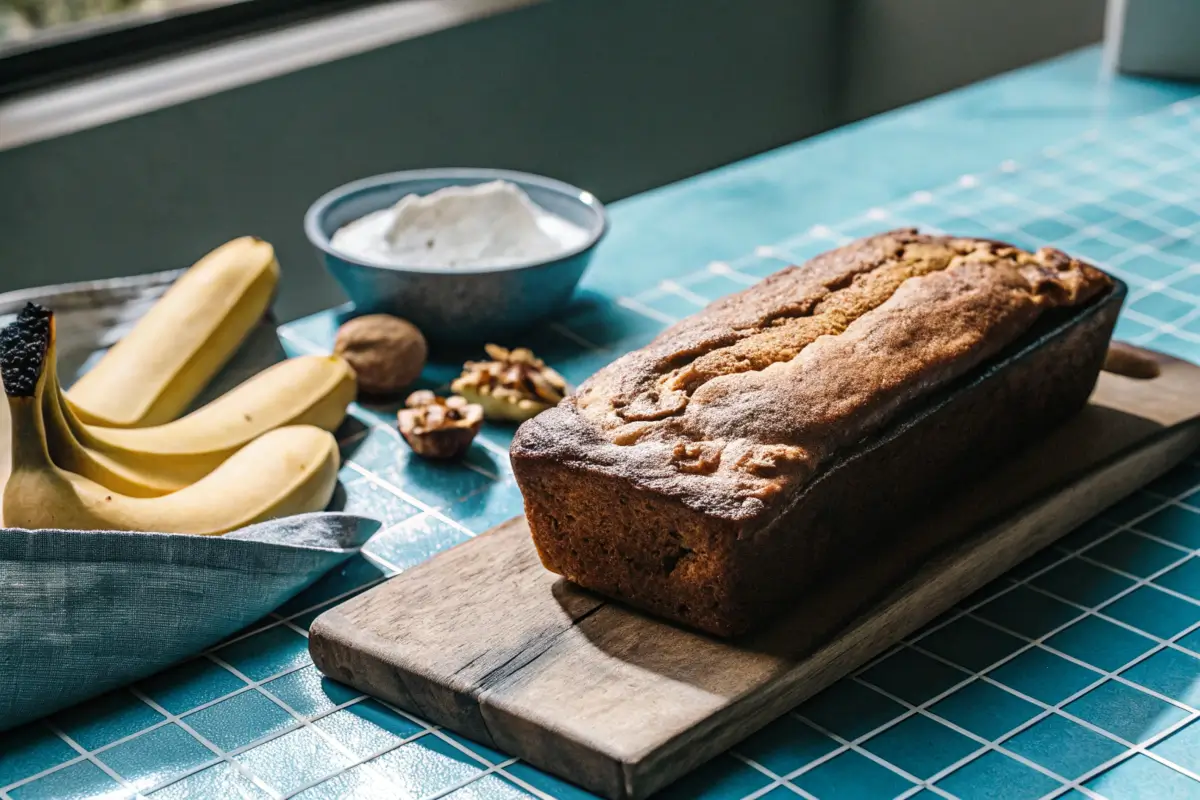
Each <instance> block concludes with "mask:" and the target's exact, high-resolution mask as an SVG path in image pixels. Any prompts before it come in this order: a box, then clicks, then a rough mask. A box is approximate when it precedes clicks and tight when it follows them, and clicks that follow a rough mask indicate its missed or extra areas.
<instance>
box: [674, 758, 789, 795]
mask: <svg viewBox="0 0 1200 800" xmlns="http://www.w3.org/2000/svg"><path fill="white" fill-rule="evenodd" d="M770 782H771V779H770V778H769V777H768V776H767V775H765V774H763V773H762V772H759V771H758V770H756V769H755V768H754V767H751V766H749V765H748V764H746V763H744V762H742V761H738V760H737V759H735V758H733V757H732V756H729V755H720V756H717V757H716V758H714V759H713V760H712V761H709V762H708V763H706V764H703V765H702V766H700V767H699V768H698V769H696V770H695V771H694V772H691V773H689V774H687V775H685V776H683V777H682V778H680V779H679V780H678V781H676V782H675V783H673V784H671V785H670V786H668V787H667V788H666V789H663V790H662V792H660V793H659V794H656V795H655V798H656V800H658V798H662V800H676V798H678V800H683V798H688V799H689V800H690V799H691V798H697V800H701V798H703V799H704V800H725V798H730V797H745V796H746V795H748V794H751V793H753V792H756V791H758V790H759V789H761V788H763V787H764V786H766V785H767V784H768V783H770Z"/></svg>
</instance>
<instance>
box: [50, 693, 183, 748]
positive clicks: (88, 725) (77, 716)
mask: <svg viewBox="0 0 1200 800" xmlns="http://www.w3.org/2000/svg"><path fill="white" fill-rule="evenodd" d="M165 719H166V717H164V716H163V715H162V714H159V713H158V712H157V711H155V710H154V709H153V708H151V707H150V706H148V705H146V704H145V703H143V702H142V701H141V700H139V699H138V698H136V697H134V696H133V695H132V694H130V693H129V691H128V690H126V689H118V690H116V691H115V692H109V693H108V694H103V695H100V696H99V697H97V698H95V699H94V700H88V701H86V702H83V703H80V704H79V705H77V706H72V707H71V708H68V709H67V710H66V711H62V712H60V713H59V714H58V715H57V716H56V717H55V718H54V722H55V724H57V725H58V727H59V729H61V730H62V732H63V733H65V734H66V735H67V736H70V737H71V738H72V739H74V740H75V741H76V742H78V743H79V745H80V746H81V747H83V748H84V749H85V750H95V749H97V748H99V747H103V746H104V745H106V744H109V743H111V742H115V741H117V740H118V739H124V738H125V737H126V736H132V735H133V734H135V733H137V732H138V731H144V730H146V728H149V727H150V726H151V725H154V724H156V723H159V722H162V721H163V720H165Z"/></svg>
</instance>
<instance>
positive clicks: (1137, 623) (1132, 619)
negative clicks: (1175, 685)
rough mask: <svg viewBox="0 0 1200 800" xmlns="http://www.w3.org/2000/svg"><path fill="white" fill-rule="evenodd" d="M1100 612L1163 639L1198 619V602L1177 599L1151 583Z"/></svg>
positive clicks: (1189, 625)
mask: <svg viewBox="0 0 1200 800" xmlns="http://www.w3.org/2000/svg"><path fill="white" fill-rule="evenodd" d="M1103 613H1104V615H1105V616H1108V617H1112V618H1113V619H1118V620H1120V621H1121V622H1124V623H1125V624H1127V625H1132V626H1133V627H1135V628H1137V629H1138V630H1142V631H1145V632H1146V633H1149V634H1151V635H1152V636H1158V637H1160V638H1162V639H1169V638H1171V637H1172V636H1174V635H1175V634H1177V633H1179V632H1180V631H1182V630H1184V629H1185V628H1190V627H1191V626H1192V625H1195V624H1196V623H1197V622H1200V605H1197V604H1196V603H1189V602H1188V601H1187V600H1180V599H1179V598H1178V597H1175V596H1174V595H1169V594H1167V593H1166V592H1163V591H1160V590H1159V589H1156V588H1155V587H1153V586H1140V587H1138V588H1137V589H1136V590H1134V591H1132V592H1130V593H1129V594H1127V595H1125V596H1124V597H1122V598H1120V599H1119V600H1116V601H1115V602H1113V603H1111V604H1110V605H1107V606H1105V607H1104V608H1103Z"/></svg>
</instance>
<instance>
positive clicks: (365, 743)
mask: <svg viewBox="0 0 1200 800" xmlns="http://www.w3.org/2000/svg"><path fill="white" fill-rule="evenodd" d="M313 724H314V725H315V726H316V727H318V728H320V729H321V730H323V731H325V732H326V733H328V734H329V735H330V736H331V737H333V738H334V739H336V740H337V741H339V742H341V743H342V746H343V747H345V748H346V749H347V750H349V751H350V752H351V753H353V754H354V755H356V756H358V757H359V758H366V757H368V756H370V755H373V754H375V753H378V752H379V751H381V750H384V749H386V748H389V747H392V746H396V745H399V744H400V743H401V742H403V741H404V740H405V739H409V738H411V737H413V736H418V735H420V734H422V733H425V730H426V729H425V728H423V727H421V726H420V725H418V724H416V723H415V722H412V721H410V720H408V719H406V718H404V717H401V716H400V715H399V714H396V713H395V712H393V711H391V710H390V709H388V708H386V707H385V706H382V705H380V704H379V703H378V702H376V701H374V700H364V701H363V702H361V703H355V704H354V705H352V706H349V707H348V708H343V709H342V710H341V711H335V712H334V713H332V714H330V715H329V716H327V717H322V718H321V719H319V720H317V721H316V722H314V723H313Z"/></svg>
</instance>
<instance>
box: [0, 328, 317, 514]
mask: <svg viewBox="0 0 1200 800" xmlns="http://www.w3.org/2000/svg"><path fill="white" fill-rule="evenodd" d="M53 355H54V317H53V315H52V314H51V313H50V312H48V311H46V310H45V309H42V308H40V307H37V306H32V305H31V306H28V307H26V310H25V311H24V312H22V314H21V315H20V317H19V318H18V320H17V322H15V323H13V324H12V325H10V326H9V327H7V328H5V329H4V331H3V335H2V336H0V372H2V374H3V379H4V389H5V392H6V394H7V395H8V406H9V413H10V417H11V421H12V474H11V475H10V477H9V480H8V485H7V486H6V487H5V490H4V520H5V524H6V525H10V526H13V527H23V528H66V529H74V530H134V531H160V532H164V533H193V534H221V533H226V532H228V531H231V530H234V529H236V528H240V527H242V526H244V525H249V524H251V523H254V522H259V521H262V520H264V519H270V518H272V517H278V516H284V515H287V514H298V513H303V512H307V511H318V510H320V509H322V508H324V507H325V506H326V505H327V504H328V502H329V499H330V497H331V496H332V495H333V490H334V487H335V485H336V483H337V470H338V449H337V442H336V441H335V440H334V438H333V436H332V434H330V433H329V432H328V431H324V430H321V429H320V428H317V427H314V426H311V425H293V426H288V427H284V428H277V429H276V430H273V431H270V432H268V433H266V434H263V435H262V436H260V437H258V438H257V439H255V440H254V441H252V442H250V443H249V444H248V445H246V446H245V447H243V448H242V449H241V450H239V451H237V452H236V453H234V454H233V455H232V456H231V457H230V458H229V459H228V460H227V461H225V462H224V463H223V464H221V466H220V467H218V468H217V469H215V470H214V471H213V472H212V473H210V474H209V475H207V476H206V477H204V478H202V479H201V480H199V481H197V482H196V483H194V484H192V485H191V486H188V487H186V488H184V489H181V490H179V491H178V492H175V493H174V494H171V495H168V496H165V497H153V498H136V497H129V496H127V495H123V494H120V493H117V492H115V491H113V490H111V489H106V488H105V487H103V486H101V485H99V484H97V483H95V482H94V481H91V480H89V479H88V478H85V477H83V476H81V475H77V474H75V473H73V472H69V471H67V470H63V469H60V468H59V467H57V466H55V464H54V462H53V461H52V460H51V458H50V453H49V450H48V449H47V442H46V436H47V425H46V418H45V416H44V413H43V410H44V409H45V408H46V407H47V403H46V402H45V400H44V397H45V393H46V391H47V389H48V386H47V384H48V383H49V382H50V378H51V373H52V370H50V369H48V368H47V367H48V362H49V360H50V358H51V357H53ZM50 407H51V408H53V406H50Z"/></svg>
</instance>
